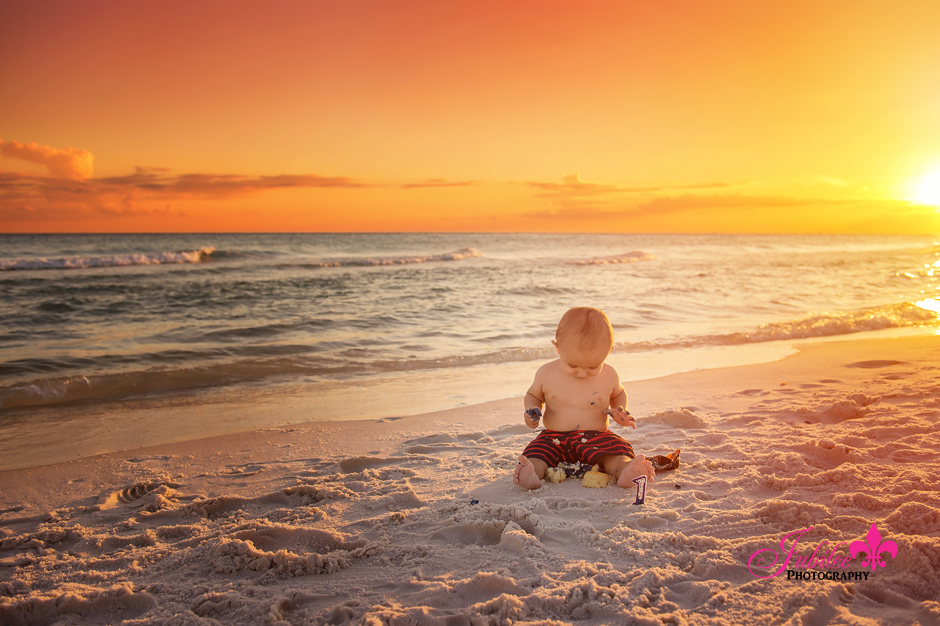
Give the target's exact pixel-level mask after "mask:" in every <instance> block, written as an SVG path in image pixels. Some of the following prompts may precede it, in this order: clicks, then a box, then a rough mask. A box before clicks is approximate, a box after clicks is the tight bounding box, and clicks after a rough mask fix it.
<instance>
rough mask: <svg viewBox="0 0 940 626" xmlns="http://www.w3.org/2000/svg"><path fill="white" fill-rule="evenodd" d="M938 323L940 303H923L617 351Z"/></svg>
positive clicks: (762, 340)
mask: <svg viewBox="0 0 940 626" xmlns="http://www.w3.org/2000/svg"><path fill="white" fill-rule="evenodd" d="M938 323H940V302H938V301H937V300H923V301H920V302H917V303H914V302H901V303H898V304H888V305H884V306H879V307H873V308H867V309H860V310H857V311H842V312H822V313H816V314H814V315H810V316H807V317H803V318H800V319H795V320H789V321H783V322H771V323H768V324H761V325H760V326H759V327H757V328H756V329H755V330H751V331H744V332H737V333H726V334H720V335H703V336H698V337H690V338H688V339H683V340H678V341H652V342H642V343H636V344H631V343H618V344H617V345H616V346H615V349H616V350H621V351H639V350H659V349H666V348H692V347H698V346H733V345H741V344H749V343H765V342H768V341H785V340H788V339H809V338H814V337H836V336H839V335H851V334H854V333H861V332H866V331H875V330H885V329H889V328H908V327H912V326H932V325H936V324H938Z"/></svg>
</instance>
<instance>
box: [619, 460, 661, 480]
mask: <svg viewBox="0 0 940 626" xmlns="http://www.w3.org/2000/svg"><path fill="white" fill-rule="evenodd" d="M655 475H656V470H654V469H653V464H652V463H650V462H649V461H648V460H647V458H646V455H644V454H638V455H636V457H634V458H633V459H631V460H630V462H629V463H627V464H626V466H625V467H624V468H623V471H622V472H620V478H618V479H617V484H618V485H620V486H621V487H634V486H635V484H634V482H633V479H634V478H639V477H640V476H646V477H647V478H648V479H649V480H650V481H652V480H653V476H655Z"/></svg>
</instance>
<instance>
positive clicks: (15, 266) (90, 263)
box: [0, 246, 228, 272]
mask: <svg viewBox="0 0 940 626" xmlns="http://www.w3.org/2000/svg"><path fill="white" fill-rule="evenodd" d="M227 255H228V253H225V252H219V251H216V249H215V248H212V247H210V246H206V247H203V248H199V249H198V250H190V251H184V252H160V253H157V254H116V255H113V256H98V257H83V256H71V257H62V258H58V259H49V258H45V257H43V258H38V259H9V260H0V271H4V272H9V271H15V270H80V269H89V268H96V267H124V266H131V265H177V264H181V263H205V262H208V261H211V260H217V259H218V258H219V257H221V256H227Z"/></svg>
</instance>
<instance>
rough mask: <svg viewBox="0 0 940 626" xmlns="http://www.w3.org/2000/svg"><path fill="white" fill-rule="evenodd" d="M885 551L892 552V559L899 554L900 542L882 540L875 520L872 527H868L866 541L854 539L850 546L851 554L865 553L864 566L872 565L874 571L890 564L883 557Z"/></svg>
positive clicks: (853, 555)
mask: <svg viewBox="0 0 940 626" xmlns="http://www.w3.org/2000/svg"><path fill="white" fill-rule="evenodd" d="M885 552H887V553H888V554H890V555H891V558H892V559H893V558H895V557H896V556H897V555H898V544H896V543H894V542H893V541H882V540H881V533H880V532H878V527H877V526H875V524H874V522H872V525H871V528H869V529H868V534H867V535H866V536H865V541H853V542H852V545H850V546H849V555H850V556H852V557H855V556H857V555H859V554H864V555H865V556H864V557H863V558H862V567H868V566H869V565H871V571H872V572H874V571H875V570H876V569H877V568H879V567H887V566H888V564H887V563H885V560H884V559H883V558H881V555H882V554H883V553H885Z"/></svg>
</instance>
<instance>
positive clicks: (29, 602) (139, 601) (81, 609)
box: [0, 583, 156, 624]
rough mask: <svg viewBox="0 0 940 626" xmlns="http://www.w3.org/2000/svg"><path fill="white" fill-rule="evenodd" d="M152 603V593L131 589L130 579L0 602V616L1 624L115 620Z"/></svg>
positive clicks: (129, 616)
mask: <svg viewBox="0 0 940 626" xmlns="http://www.w3.org/2000/svg"><path fill="white" fill-rule="evenodd" d="M154 606H156V600H154V598H153V596H151V595H150V594H148V593H145V592H139V591H134V590H133V585H132V584H131V583H124V584H122V585H117V586H114V587H111V588H110V589H95V588H91V587H85V586H83V587H80V588H78V589H76V588H70V589H69V590H68V591H62V592H56V591H51V592H48V593H44V594H42V595H38V596H31V597H29V598H23V599H19V600H13V601H12V602H10V603H8V604H4V605H2V606H0V618H2V621H3V623H4V624H52V623H55V624H64V623H69V624H72V623H76V624H77V623H82V624H116V623H124V622H125V621H128V620H134V619H135V618H137V617H139V616H141V615H143V614H144V613H146V612H147V611H149V610H150V609H152V608H153V607H154ZM77 620H80V622H79V621H77Z"/></svg>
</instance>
